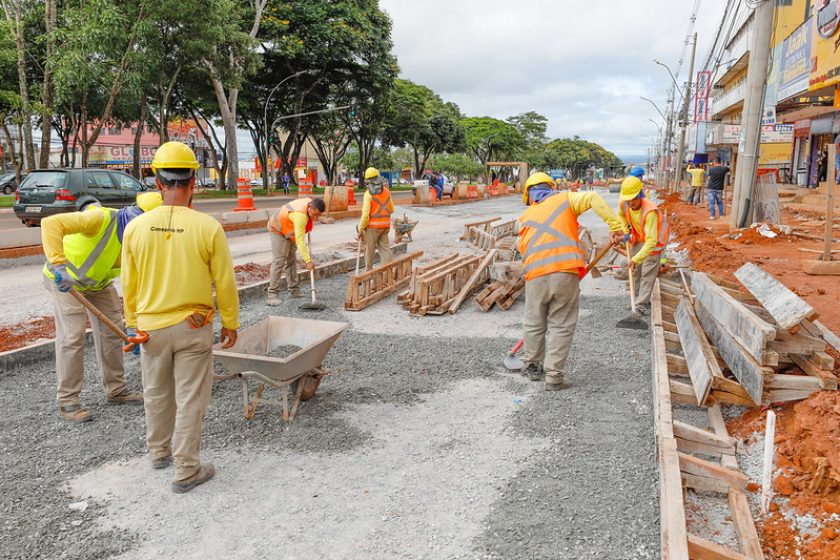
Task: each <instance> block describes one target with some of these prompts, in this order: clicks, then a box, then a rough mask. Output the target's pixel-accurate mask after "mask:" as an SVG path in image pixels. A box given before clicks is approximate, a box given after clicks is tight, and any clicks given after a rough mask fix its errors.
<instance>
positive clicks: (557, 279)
mask: <svg viewBox="0 0 840 560" xmlns="http://www.w3.org/2000/svg"><path fill="white" fill-rule="evenodd" d="M579 284H580V280H578V275H577V274H574V273H568V272H555V273H553V274H546V275H545V276H538V277H536V278H534V279H533V280H528V281H526V282H525V323H524V327H525V346H524V351H523V354H522V360H523V362H525V364H526V365H527V364H536V365H539V364H540V363H542V365H543V369H545V382H546V383H549V384H558V383H562V382H563V376H564V375H565V373H566V360H567V359H568V358H569V351H570V350H571V348H572V338H573V337H574V335H575V328H576V327H577V320H578V305H579V303H580V286H579Z"/></svg>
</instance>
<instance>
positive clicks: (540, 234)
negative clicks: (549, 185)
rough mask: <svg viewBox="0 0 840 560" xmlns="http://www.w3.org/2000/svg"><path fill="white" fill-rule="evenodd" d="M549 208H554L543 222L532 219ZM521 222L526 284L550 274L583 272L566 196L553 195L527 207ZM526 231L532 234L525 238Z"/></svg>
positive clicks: (578, 242)
mask: <svg viewBox="0 0 840 560" xmlns="http://www.w3.org/2000/svg"><path fill="white" fill-rule="evenodd" d="M543 205H545V206H543ZM552 206H556V208H554V209H553V210H551V213H550V214H548V215H547V216H546V217H545V218H542V217H536V216H535V214H541V213H545V212H546V211H547V209H548V208H551V207H552ZM521 219H524V222H523V223H522V232H521V235H523V239H522V242H525V243H526V245H525V247H524V251H522V252H523V255H524V257H525V279H526V280H532V279H534V278H537V277H539V276H543V275H546V274H552V273H554V272H573V273H577V274H578V275H580V274H581V273H582V271H583V270H585V269H586V263H585V262H584V254H583V249H582V248H581V246H580V240H579V239H578V238H577V232H578V223H577V217H576V216H575V214H574V212H573V211H572V208H571V205H570V202H569V196H568V193H559V194H556V195H554V196H551V197H549V198H548V199H546V200H545V201H543V202H541V203H540V204H537V205H534V206H531V207H530V208H529V209H528V210H527V211H526V212H525V214H523V215H522V218H521ZM528 230H531V231H532V232H533V233H532V234H530V235H529V236H528V235H527V234H528V233H529V232H528ZM526 237H527V241H525V238H526Z"/></svg>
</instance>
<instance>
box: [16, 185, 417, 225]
mask: <svg viewBox="0 0 840 560" xmlns="http://www.w3.org/2000/svg"><path fill="white" fill-rule="evenodd" d="M356 196H357V200H360V199H361V196H359V193H357V195H356ZM293 198H294V197H285V196H274V197H257V198H255V199H254V205H255V206H256V207H257V208H259V209H266V208H279V207H280V206H282V205H283V204H285V203H286V202H288V201H289V200H292V199H293ZM394 200H395V201H396V202H397V203H403V204H404V203H407V202H409V201H410V200H411V193H410V192H408V191H400V192H396V193H394ZM195 207H196V209H198V210H201V211H202V212H206V213H208V214H221V213H222V212H231V211H232V210H233V209H234V207H236V199H233V198H230V199H212V200H196V201H195ZM8 229H26V227H25V226H24V225H23V224H22V223H20V220H19V219H17V217H16V216H15V214H14V212H12V211H11V209H10V208H9V209H5V208H4V209H2V210H0V230H8Z"/></svg>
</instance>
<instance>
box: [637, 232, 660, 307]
mask: <svg viewBox="0 0 840 560" xmlns="http://www.w3.org/2000/svg"><path fill="white" fill-rule="evenodd" d="M642 247H644V243H636V244H635V245H633V246H632V247H631V248H630V251H631V252H632V253H633V255H635V254H636V253H638V252H639V251H641V250H642ZM661 257H662V255H661V254H660V255H649V256H648V258H646V259H645V260H644V261H642V264H640V265H636V268H635V269H634V270H633V284H634V285H635V287H636V307H643V308H645V309H650V296H651V294H653V284H654V283H655V282H656V277H657V276H659V267H660V262H659V259H660V258H661Z"/></svg>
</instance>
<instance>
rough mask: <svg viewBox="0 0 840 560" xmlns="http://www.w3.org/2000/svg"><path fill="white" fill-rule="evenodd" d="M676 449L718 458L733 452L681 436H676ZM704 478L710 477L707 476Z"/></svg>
mask: <svg viewBox="0 0 840 560" xmlns="http://www.w3.org/2000/svg"><path fill="white" fill-rule="evenodd" d="M677 449H679V450H680V451H682V452H683V453H691V454H694V455H697V454H700V455H705V456H707V457H712V458H713V459H720V458H721V457H722V456H723V455H734V454H735V452H734V451H732V452H731V453H730V452H729V451H728V450H725V449H722V448H720V447H714V446H712V445H706V444H705V443H700V442H699V441H692V440H689V439H684V438H681V437H678V438H677ZM706 480H712V479H711V478H707V479H706Z"/></svg>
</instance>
